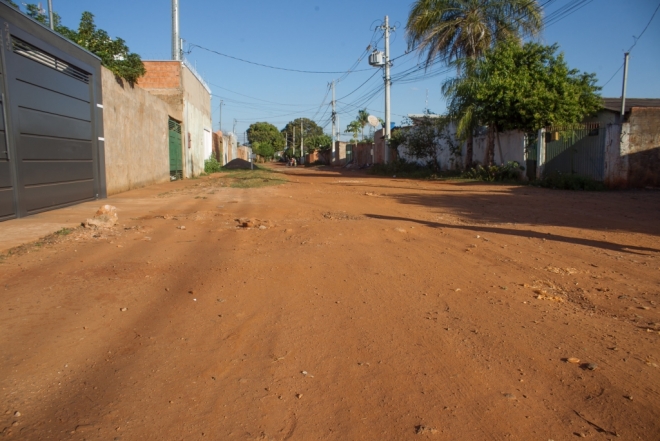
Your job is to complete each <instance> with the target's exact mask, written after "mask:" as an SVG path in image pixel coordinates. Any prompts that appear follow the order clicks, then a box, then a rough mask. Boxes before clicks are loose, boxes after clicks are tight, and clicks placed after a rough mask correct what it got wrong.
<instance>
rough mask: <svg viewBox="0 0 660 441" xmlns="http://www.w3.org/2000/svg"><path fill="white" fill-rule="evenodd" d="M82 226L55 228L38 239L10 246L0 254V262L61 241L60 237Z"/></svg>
mask: <svg viewBox="0 0 660 441" xmlns="http://www.w3.org/2000/svg"><path fill="white" fill-rule="evenodd" d="M80 228H82V227H78V228H62V229H61V230H57V231H55V232H54V233H51V234H49V235H48V236H44V237H42V238H41V239H39V240H36V241H34V242H30V243H26V244H23V245H19V246H17V247H14V248H11V249H9V250H7V252H6V253H4V254H0V263H1V262H3V261H4V260H6V259H7V258H9V257H13V256H22V255H23V254H28V253H30V252H31V251H39V250H40V249H42V248H43V247H45V246H47V245H54V244H56V243H59V242H60V241H62V239H63V238H64V237H65V236H68V235H69V234H71V233H73V232H74V231H76V230H77V229H80Z"/></svg>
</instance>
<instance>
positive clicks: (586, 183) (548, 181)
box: [535, 172, 605, 191]
mask: <svg viewBox="0 0 660 441" xmlns="http://www.w3.org/2000/svg"><path fill="white" fill-rule="evenodd" d="M535 185H538V186H540V187H544V188H556V189H560V190H586V191H601V190H605V184H603V183H602V182H598V181H596V180H595V179H592V178H590V177H588V176H582V175H574V174H564V173H560V172H555V173H551V174H549V175H547V176H545V177H544V178H543V179H541V180H540V181H537V182H536V183H535Z"/></svg>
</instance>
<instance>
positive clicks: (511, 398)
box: [504, 394, 516, 400]
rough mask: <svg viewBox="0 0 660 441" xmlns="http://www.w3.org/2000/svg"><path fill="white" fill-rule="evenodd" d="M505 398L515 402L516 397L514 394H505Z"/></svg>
mask: <svg viewBox="0 0 660 441" xmlns="http://www.w3.org/2000/svg"><path fill="white" fill-rule="evenodd" d="M504 398H506V399H509V400H515V399H516V396H515V395H514V394H504Z"/></svg>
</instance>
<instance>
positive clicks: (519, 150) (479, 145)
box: [462, 131, 525, 166]
mask: <svg viewBox="0 0 660 441" xmlns="http://www.w3.org/2000/svg"><path fill="white" fill-rule="evenodd" d="M466 148H467V146H466V144H464V145H463V149H462V156H463V157H465V155H466ZM473 149H474V150H473V156H472V160H473V161H477V162H479V163H480V164H485V163H486V154H487V149H488V135H483V136H477V137H475V138H474V144H473ZM494 161H495V164H497V165H502V164H506V163H507V162H509V161H516V162H517V163H518V164H520V165H522V166H524V165H525V134H524V133H523V132H519V131H510V132H503V133H500V134H499V141H498V138H497V136H496V137H495V158H494Z"/></svg>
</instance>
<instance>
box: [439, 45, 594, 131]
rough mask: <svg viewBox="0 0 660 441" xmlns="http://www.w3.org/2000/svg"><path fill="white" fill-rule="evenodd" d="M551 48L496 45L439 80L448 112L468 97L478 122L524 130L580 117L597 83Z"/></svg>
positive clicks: (589, 104)
mask: <svg viewBox="0 0 660 441" xmlns="http://www.w3.org/2000/svg"><path fill="white" fill-rule="evenodd" d="M557 49H558V47H557V45H552V46H544V45H541V44H538V43H531V42H530V43H526V44H525V45H523V46H520V45H519V44H517V43H514V42H509V43H504V44H501V45H498V46H497V47H496V48H495V49H494V50H491V51H489V52H487V53H486V55H485V56H484V57H483V58H482V59H479V60H474V61H473V62H470V64H471V65H470V66H469V68H468V69H465V70H464V71H463V74H462V75H461V76H460V77H459V78H457V79H455V80H450V82H448V83H445V87H444V90H445V92H446V95H447V97H448V98H449V103H448V104H449V105H448V107H449V110H450V112H451V111H453V113H455V114H456V113H458V114H460V112H461V110H462V106H463V104H464V103H465V102H469V103H470V104H471V105H472V106H473V108H472V110H471V112H473V113H474V115H472V116H475V117H476V118H477V119H478V120H479V121H481V123H482V124H487V125H493V126H495V127H496V128H497V129H498V130H514V129H515V130H522V131H526V132H533V131H536V130H538V129H541V128H543V127H546V126H550V125H564V124H572V123H577V122H580V121H582V119H583V118H584V117H585V116H586V115H590V114H593V113H595V112H596V111H597V110H598V109H599V108H600V107H601V99H600V96H599V94H598V92H599V91H600V87H598V86H596V77H595V74H588V73H584V72H580V71H578V70H577V69H570V68H569V67H568V65H567V64H566V62H565V61H564V56H563V54H561V53H559V54H558V55H556V52H557ZM463 110H464V109H463ZM472 116H471V117H472Z"/></svg>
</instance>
